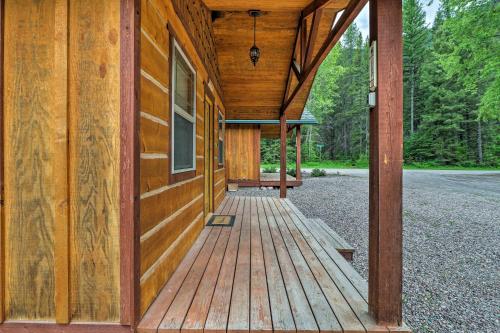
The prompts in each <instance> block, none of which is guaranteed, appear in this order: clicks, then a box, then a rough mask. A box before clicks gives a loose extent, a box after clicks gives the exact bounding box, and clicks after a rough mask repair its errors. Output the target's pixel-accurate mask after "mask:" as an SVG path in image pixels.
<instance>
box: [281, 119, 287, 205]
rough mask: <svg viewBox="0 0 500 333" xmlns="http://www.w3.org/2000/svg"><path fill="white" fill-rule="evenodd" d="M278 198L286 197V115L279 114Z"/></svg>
mask: <svg viewBox="0 0 500 333" xmlns="http://www.w3.org/2000/svg"><path fill="white" fill-rule="evenodd" d="M280 198H286V115H285V114H282V115H281V116H280Z"/></svg>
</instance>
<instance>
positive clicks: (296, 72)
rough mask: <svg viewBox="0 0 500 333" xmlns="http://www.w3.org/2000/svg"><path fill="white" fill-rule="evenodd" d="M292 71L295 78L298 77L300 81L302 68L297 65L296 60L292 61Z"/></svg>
mask: <svg viewBox="0 0 500 333" xmlns="http://www.w3.org/2000/svg"><path fill="white" fill-rule="evenodd" d="M292 69H293V72H294V74H295V76H296V77H297V80H300V67H299V65H298V64H297V61H295V59H294V60H293V61H292Z"/></svg>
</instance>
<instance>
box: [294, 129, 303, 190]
mask: <svg viewBox="0 0 500 333" xmlns="http://www.w3.org/2000/svg"><path fill="white" fill-rule="evenodd" d="M301 136H302V135H301V132H300V125H297V127H296V128H295V142H296V147H297V159H296V161H295V173H296V177H295V178H296V179H297V180H302V174H301V173H300V163H301V160H302V156H301V148H300V144H301Z"/></svg>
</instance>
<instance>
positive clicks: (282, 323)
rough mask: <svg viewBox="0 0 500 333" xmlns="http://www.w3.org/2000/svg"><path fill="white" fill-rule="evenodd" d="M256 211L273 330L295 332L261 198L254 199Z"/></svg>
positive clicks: (287, 332)
mask: <svg viewBox="0 0 500 333" xmlns="http://www.w3.org/2000/svg"><path fill="white" fill-rule="evenodd" d="M256 200H257V209H258V217H259V225H260V233H261V239H262V248H263V254H264V262H265V268H266V277H267V283H268V286H269V288H268V289H269V304H270V307H271V317H272V324H273V328H274V330H276V331H280V332H286V333H292V332H295V331H296V330H295V323H294V320H293V315H292V310H291V309H290V303H289V301H288V295H287V293H286V289H285V284H284V282H283V277H282V275H281V270H280V268H279V264H278V257H277V256H276V251H275V249H274V245H273V241H272V239H271V232H270V231H269V226H268V224H267V217H266V213H265V212H264V206H263V204H262V198H256Z"/></svg>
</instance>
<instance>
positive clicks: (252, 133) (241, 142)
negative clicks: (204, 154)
mask: <svg viewBox="0 0 500 333" xmlns="http://www.w3.org/2000/svg"><path fill="white" fill-rule="evenodd" d="M226 170H227V178H228V179H230V180H259V179H260V129H259V127H258V125H227V126H226Z"/></svg>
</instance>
